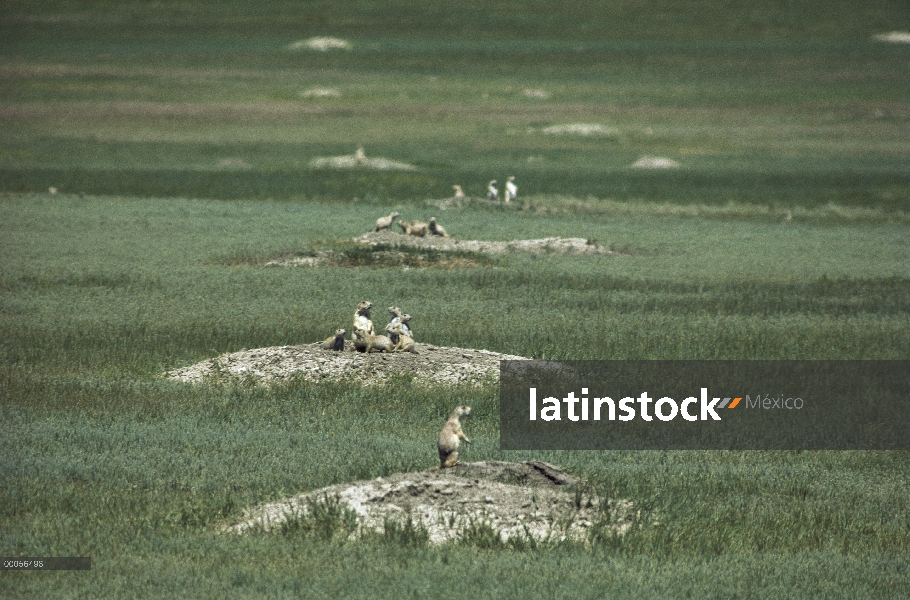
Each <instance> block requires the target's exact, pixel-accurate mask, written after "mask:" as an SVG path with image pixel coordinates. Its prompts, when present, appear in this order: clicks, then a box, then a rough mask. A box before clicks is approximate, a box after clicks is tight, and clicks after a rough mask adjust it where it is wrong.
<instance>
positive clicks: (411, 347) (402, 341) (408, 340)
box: [385, 324, 417, 354]
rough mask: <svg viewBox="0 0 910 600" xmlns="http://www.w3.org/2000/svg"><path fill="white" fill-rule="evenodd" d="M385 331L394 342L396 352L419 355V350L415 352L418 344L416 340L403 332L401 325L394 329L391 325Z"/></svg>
mask: <svg viewBox="0 0 910 600" xmlns="http://www.w3.org/2000/svg"><path fill="white" fill-rule="evenodd" d="M385 330H386V331H387V332H388V334H389V339H390V340H392V347H393V348H394V350H395V352H412V353H414V354H417V350H415V347H416V346H417V344H415V343H414V338H412V337H411V336H409V335H408V334H406V333H404V332H403V331H402V330H401V324H398V325H395V326H394V327H393V326H392V325H391V324H389V326H388V327H386V329H385Z"/></svg>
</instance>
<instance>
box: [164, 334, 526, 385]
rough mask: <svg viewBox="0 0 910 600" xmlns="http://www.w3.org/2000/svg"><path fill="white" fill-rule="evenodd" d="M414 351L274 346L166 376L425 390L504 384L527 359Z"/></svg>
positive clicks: (429, 348) (428, 348) (432, 348)
mask: <svg viewBox="0 0 910 600" xmlns="http://www.w3.org/2000/svg"><path fill="white" fill-rule="evenodd" d="M416 350H417V354H414V353H411V352H394V353H385V352H381V353H380V352H373V353H370V354H364V353H362V352H356V351H354V348H353V344H352V343H351V342H350V340H348V341H346V342H345V349H344V350H343V351H341V352H337V351H334V350H323V349H322V347H321V343H313V344H305V345H301V346H273V347H270V348H256V349H253V350H241V351H239V352H229V353H226V354H222V355H221V356H217V357H215V358H211V359H208V360H204V361H202V362H199V363H196V364H195V365H191V366H188V367H182V368H178V369H173V370H171V371H168V372H166V373H164V376H165V377H166V378H168V379H172V380H175V381H182V382H185V383H219V382H225V383H227V382H235V383H247V382H250V383H255V384H262V385H269V384H272V383H280V382H282V381H288V380H290V379H296V378H300V379H305V380H307V381H315V382H324V381H352V382H359V383H361V384H363V385H376V384H382V383H385V382H387V381H389V380H390V379H392V378H393V377H396V376H399V377H400V376H403V375H407V376H411V377H413V380H414V381H415V382H416V383H420V384H424V385H439V384H442V385H458V384H473V385H481V384H483V383H484V382H496V381H498V380H499V361H501V360H528V359H526V358H524V357H522V356H515V355H512V354H500V353H499V352H490V351H489V350H472V349H467V348H447V347H444V346H436V345H433V344H425V343H421V342H418V343H417V347H416Z"/></svg>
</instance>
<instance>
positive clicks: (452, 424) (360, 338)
mask: <svg viewBox="0 0 910 600" xmlns="http://www.w3.org/2000/svg"><path fill="white" fill-rule="evenodd" d="M372 308H373V303H372V302H370V301H369V300H364V301H362V302H361V303H360V304H358V305H357V310H356V311H355V312H354V334H353V335H352V336H351V337H352V340H353V342H354V348H355V349H356V350H357V351H358V352H414V353H416V350H415V344H414V338H413V337H412V334H411V328H410V325H409V324H408V323H409V321H410V320H411V315H408V314H403V313H402V312H401V309H399V308H398V307H397V306H390V307H389V313H390V314H391V315H392V320H391V321H390V322H389V324H388V325H387V326H386V332H387V333H388V334H389V335H388V336H385V335H376V334H375V330H374V328H373V320H372V319H371V318H370V311H371V310H372ZM345 333H346V332H345V330H344V329H339V330H337V331H336V332H335V335H334V336H332V337H330V338H328V339H327V340H325V341H324V342H323V343H322V348H323V349H324V350H336V351H341V350H344V336H345ZM470 416H471V407H470V406H466V405H461V406H456V407H455V410H453V411H452V414H451V415H450V416H449V420H448V421H446V423H445V425H443V427H442V431H440V432H439V439H438V440H437V442H436V448H437V450H439V468H440V469H448V468H450V467H454V466H455V465H457V464H458V448H459V447H460V446H461V442H462V441H464V442H465V443H466V444H470V443H471V440H469V439H468V436H466V435H465V433H464V430H462V428H461V423H462V421H464V420H465V419H466V418H468V417H470Z"/></svg>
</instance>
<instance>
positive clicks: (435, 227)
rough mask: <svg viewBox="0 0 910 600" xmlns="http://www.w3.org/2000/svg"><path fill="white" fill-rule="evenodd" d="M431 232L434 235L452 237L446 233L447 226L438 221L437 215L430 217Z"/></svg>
mask: <svg viewBox="0 0 910 600" xmlns="http://www.w3.org/2000/svg"><path fill="white" fill-rule="evenodd" d="M429 229H430V233H432V234H433V235H441V236H442V237H452V236H450V235H449V234H448V233H446V230H445V227H443V226H442V225H440V224H439V223H437V222H436V217H430V224H429Z"/></svg>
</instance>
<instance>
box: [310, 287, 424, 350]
mask: <svg viewBox="0 0 910 600" xmlns="http://www.w3.org/2000/svg"><path fill="white" fill-rule="evenodd" d="M372 309H373V303H372V302H370V301H369V300H364V301H362V302H361V303H360V304H358V305H357V310H356V311H354V331H353V333H352V334H351V341H352V342H353V343H354V349H355V350H357V351H358V352H367V353H369V352H413V353H414V354H417V344H416V343H415V342H414V336H413V333H412V332H411V326H410V321H411V315H408V314H404V313H402V312H401V309H400V308H398V307H397V306H390V307H389V313H390V314H391V315H392V320H391V321H389V324H388V325H387V326H386V328H385V330H386V333H388V335H376V330H375V329H374V328H373V320H372V318H371V316H370V311H371V310H372ZM345 333H346V332H345V330H344V329H338V330H337V331H335V335H334V336H332V337H330V338H328V339H327V340H326V341H324V342H322V348H323V350H337V351H341V350H344V336H345Z"/></svg>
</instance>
